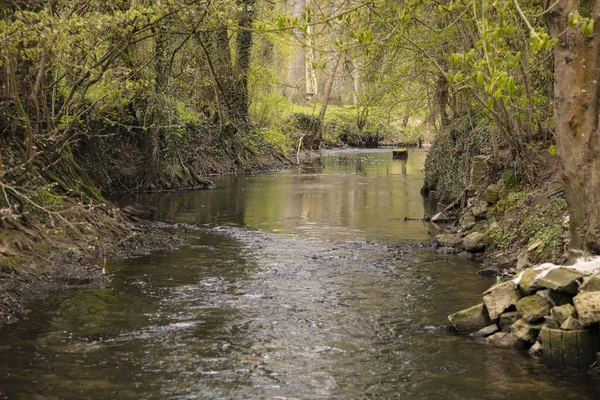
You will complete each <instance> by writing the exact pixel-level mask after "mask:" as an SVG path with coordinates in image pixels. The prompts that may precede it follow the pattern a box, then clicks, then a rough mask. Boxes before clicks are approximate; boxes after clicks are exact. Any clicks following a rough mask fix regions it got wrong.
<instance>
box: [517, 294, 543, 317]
mask: <svg viewBox="0 0 600 400" xmlns="http://www.w3.org/2000/svg"><path fill="white" fill-rule="evenodd" d="M551 308H552V305H551V304H550V302H548V300H546V299H545V298H543V297H542V296H538V295H537V294H534V295H533V296H527V297H523V298H522V299H520V300H519V301H518V302H517V311H519V312H520V313H521V316H522V317H523V319H524V320H526V321H527V322H537V321H540V320H543V319H544V317H545V316H546V315H548V313H549V312H550V309H551Z"/></svg>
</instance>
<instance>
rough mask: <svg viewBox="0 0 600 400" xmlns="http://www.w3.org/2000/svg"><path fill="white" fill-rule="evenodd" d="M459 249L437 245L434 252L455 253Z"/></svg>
mask: <svg viewBox="0 0 600 400" xmlns="http://www.w3.org/2000/svg"><path fill="white" fill-rule="evenodd" d="M459 251H460V249H457V248H456V247H438V248H437V249H436V250H435V252H436V253H438V254H456V253H458V252H459Z"/></svg>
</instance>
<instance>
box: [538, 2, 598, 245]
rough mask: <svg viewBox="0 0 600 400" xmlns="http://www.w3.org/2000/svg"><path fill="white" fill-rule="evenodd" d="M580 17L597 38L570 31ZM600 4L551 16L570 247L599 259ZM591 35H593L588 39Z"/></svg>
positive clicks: (573, 5) (557, 9)
mask: <svg viewBox="0 0 600 400" xmlns="http://www.w3.org/2000/svg"><path fill="white" fill-rule="evenodd" d="M576 12H579V14H581V15H582V16H583V17H589V18H593V19H594V20H595V29H594V30H593V32H584V31H585V29H582V27H581V26H579V25H574V26H573V24H571V26H569V25H570V24H569V16H570V15H571V18H573V17H572V15H574V13H576ZM599 15H600V2H598V1H581V2H580V1H578V0H560V1H559V2H558V4H556V5H555V6H554V7H553V8H552V11H551V13H550V14H549V25H550V31H551V34H552V36H553V37H554V38H557V39H558V40H559V42H558V44H557V45H556V46H555V48H554V118H555V124H556V141H557V149H558V156H559V159H560V163H561V167H562V177H563V181H564V187H565V194H566V199H567V203H568V208H569V214H570V228H571V247H572V248H573V249H576V250H587V251H591V252H592V253H596V254H598V253H600V207H598V204H600V129H599V127H598V122H599V120H598V111H599V106H598V94H599V91H598V85H599V84H600V83H599V82H600V32H599V29H600V23H599V22H600V18H599ZM590 33H591V35H589V34H590Z"/></svg>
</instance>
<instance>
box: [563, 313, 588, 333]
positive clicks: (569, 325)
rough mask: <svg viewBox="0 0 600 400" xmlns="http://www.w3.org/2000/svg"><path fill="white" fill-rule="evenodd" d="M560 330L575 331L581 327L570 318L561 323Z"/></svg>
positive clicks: (575, 319)
mask: <svg viewBox="0 0 600 400" xmlns="http://www.w3.org/2000/svg"><path fill="white" fill-rule="evenodd" d="M560 329H562V330H563V331H577V330H581V329H583V325H581V323H580V322H579V320H578V319H577V318H575V317H573V316H570V317H568V318H567V319H566V320H565V322H563V323H562V325H561V326H560Z"/></svg>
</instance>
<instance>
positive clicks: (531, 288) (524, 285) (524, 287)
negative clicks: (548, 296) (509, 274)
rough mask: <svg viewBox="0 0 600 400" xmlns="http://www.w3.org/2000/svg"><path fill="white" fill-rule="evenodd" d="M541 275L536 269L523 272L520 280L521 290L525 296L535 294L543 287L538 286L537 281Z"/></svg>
mask: <svg viewBox="0 0 600 400" xmlns="http://www.w3.org/2000/svg"><path fill="white" fill-rule="evenodd" d="M539 274H540V271H536V270H534V269H528V270H525V271H523V273H522V274H521V279H520V280H519V288H520V289H521V291H522V292H523V294H524V295H530V294H532V293H535V291H536V290H538V289H541V286H540V285H538V284H537V282H536V279H535V278H536V277H537V276H538V275H539Z"/></svg>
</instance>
